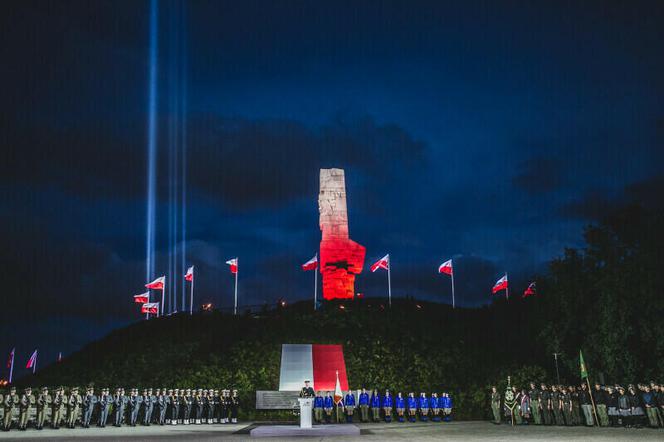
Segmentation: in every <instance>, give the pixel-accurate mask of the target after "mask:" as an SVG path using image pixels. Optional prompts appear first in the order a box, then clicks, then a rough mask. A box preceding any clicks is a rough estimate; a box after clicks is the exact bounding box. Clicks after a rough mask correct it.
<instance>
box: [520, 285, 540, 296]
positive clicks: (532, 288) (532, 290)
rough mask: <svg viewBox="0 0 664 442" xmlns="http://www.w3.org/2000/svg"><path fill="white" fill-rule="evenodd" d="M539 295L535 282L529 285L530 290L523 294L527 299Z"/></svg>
mask: <svg viewBox="0 0 664 442" xmlns="http://www.w3.org/2000/svg"><path fill="white" fill-rule="evenodd" d="M536 294H537V286H536V285H535V282H534V281H533V282H531V283H530V284H528V288H526V290H525V291H524V292H523V297H524V298H527V297H528V296H532V295H536Z"/></svg>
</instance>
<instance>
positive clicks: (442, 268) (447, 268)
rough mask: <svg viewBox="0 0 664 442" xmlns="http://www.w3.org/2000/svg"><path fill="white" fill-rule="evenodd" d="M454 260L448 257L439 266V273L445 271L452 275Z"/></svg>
mask: <svg viewBox="0 0 664 442" xmlns="http://www.w3.org/2000/svg"><path fill="white" fill-rule="evenodd" d="M452 272H453V270H452V260H451V259H448V260H447V261H445V262H444V263H442V264H441V265H440V266H438V273H445V274H446V275H452Z"/></svg>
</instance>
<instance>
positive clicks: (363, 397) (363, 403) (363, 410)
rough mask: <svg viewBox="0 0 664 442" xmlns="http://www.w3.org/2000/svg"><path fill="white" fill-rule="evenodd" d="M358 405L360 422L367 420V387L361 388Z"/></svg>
mask: <svg viewBox="0 0 664 442" xmlns="http://www.w3.org/2000/svg"><path fill="white" fill-rule="evenodd" d="M357 404H358V406H359V407H360V420H361V421H362V422H368V421H369V393H367V389H366V388H363V389H362V392H361V393H360V397H359V399H358V401H357Z"/></svg>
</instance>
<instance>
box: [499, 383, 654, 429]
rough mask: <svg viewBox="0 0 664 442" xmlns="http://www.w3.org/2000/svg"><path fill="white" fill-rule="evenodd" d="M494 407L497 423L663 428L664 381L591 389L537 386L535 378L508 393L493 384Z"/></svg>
mask: <svg viewBox="0 0 664 442" xmlns="http://www.w3.org/2000/svg"><path fill="white" fill-rule="evenodd" d="M501 410H502V414H501ZM491 411H492V413H493V422H494V423H495V424H500V423H501V422H502V421H507V422H509V423H512V424H515V425H524V424H534V425H586V426H588V427H592V426H595V425H598V426H601V427H609V426H611V427H619V426H622V427H627V428H642V427H646V426H647V427H650V428H663V427H664V385H663V384H658V383H656V382H652V381H651V382H650V383H649V384H637V385H631V384H630V385H628V386H627V388H624V387H622V386H620V385H607V386H604V385H600V384H598V383H597V384H595V386H594V388H592V389H589V388H588V386H587V385H586V384H581V385H579V386H576V385H551V386H547V385H546V384H540V386H539V387H537V386H536V385H535V383H534V382H531V383H530V388H529V389H525V388H524V389H520V388H517V387H516V386H511V387H509V388H508V390H507V391H505V394H504V396H501V394H500V393H499V392H498V390H497V388H496V387H492V391H491Z"/></svg>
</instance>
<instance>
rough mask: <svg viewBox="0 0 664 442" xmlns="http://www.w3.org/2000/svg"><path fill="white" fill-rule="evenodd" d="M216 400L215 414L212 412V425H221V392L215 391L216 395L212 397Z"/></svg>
mask: <svg viewBox="0 0 664 442" xmlns="http://www.w3.org/2000/svg"><path fill="white" fill-rule="evenodd" d="M212 399H213V400H214V405H213V412H212V423H215V424H218V423H219V413H220V412H221V396H220V395H219V390H214V395H213V397H212Z"/></svg>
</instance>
